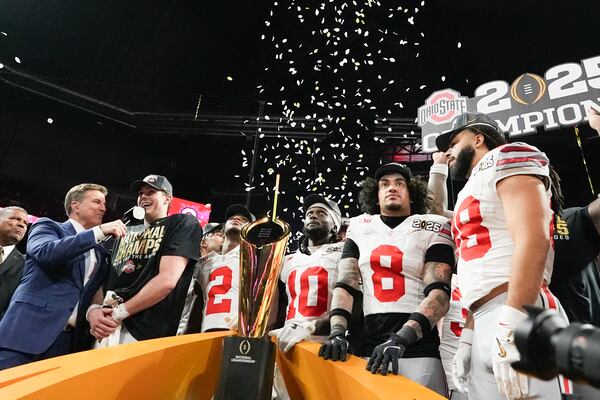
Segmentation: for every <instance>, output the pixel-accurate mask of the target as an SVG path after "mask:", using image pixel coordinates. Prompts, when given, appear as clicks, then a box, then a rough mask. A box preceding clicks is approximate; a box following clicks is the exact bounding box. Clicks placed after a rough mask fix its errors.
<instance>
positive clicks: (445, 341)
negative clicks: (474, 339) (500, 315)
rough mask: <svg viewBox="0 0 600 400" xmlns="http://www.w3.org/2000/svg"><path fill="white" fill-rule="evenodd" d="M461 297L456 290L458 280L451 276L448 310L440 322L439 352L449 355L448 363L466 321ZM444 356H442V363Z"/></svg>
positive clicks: (465, 311)
mask: <svg viewBox="0 0 600 400" xmlns="http://www.w3.org/2000/svg"><path fill="white" fill-rule="evenodd" d="M461 299H462V295H461V293H460V289H459V288H458V279H457V276H456V275H452V295H451V296H450V309H449V310H448V312H447V313H446V315H444V318H443V320H442V329H441V330H440V352H441V351H444V352H447V353H449V354H451V356H450V361H451V360H452V357H453V356H454V354H455V353H456V350H457V349H458V342H459V340H460V334H461V333H462V330H463V328H464V326H465V321H466V319H467V309H466V308H463V306H462V302H461ZM443 359H444V355H443V354H442V361H444V360H443Z"/></svg>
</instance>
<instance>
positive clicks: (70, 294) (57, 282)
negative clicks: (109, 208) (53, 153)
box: [0, 183, 125, 369]
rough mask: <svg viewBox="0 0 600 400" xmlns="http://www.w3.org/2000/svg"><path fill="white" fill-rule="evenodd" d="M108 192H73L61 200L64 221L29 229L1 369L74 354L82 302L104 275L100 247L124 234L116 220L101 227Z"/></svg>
mask: <svg viewBox="0 0 600 400" xmlns="http://www.w3.org/2000/svg"><path fill="white" fill-rule="evenodd" d="M106 192H107V190H106V188H105V187H104V186H101V185H96V184H92V183H83V184H80V185H77V186H74V187H73V188H71V189H70V190H69V192H68V193H67V195H66V196H65V211H66V213H67V215H68V216H69V220H68V221H66V222H63V223H59V222H55V221H52V220H51V219H49V218H41V219H40V220H39V221H38V222H36V223H35V224H34V225H33V226H32V228H31V232H30V234H29V240H28V242H27V257H26V261H25V269H24V272H23V279H22V280H21V284H20V285H19V287H18V288H17V290H16V291H15V293H14V295H13V297H12V300H11V302H10V305H9V307H8V310H7V311H6V314H5V315H4V318H3V319H2V321H1V322H0V369H4V368H9V367H13V366H17V365H21V364H25V363H28V362H32V361H37V360H42V359H45V358H50V357H55V356H59V355H64V354H68V353H70V352H72V351H73V350H74V338H75V335H74V332H75V329H76V328H77V329H80V328H81V326H80V325H78V324H77V322H78V318H77V316H78V315H81V314H85V309H84V308H83V306H82V302H81V299H82V298H83V297H84V296H86V295H93V293H96V291H97V289H98V287H99V285H100V281H101V278H102V277H103V275H104V273H105V267H106V264H105V263H104V260H105V258H106V256H107V252H106V251H104V249H103V248H102V247H100V246H98V244H99V243H100V242H101V241H102V240H103V239H104V238H105V237H106V236H113V237H121V236H123V235H124V234H125V225H124V224H123V222H121V221H120V220H117V221H113V222H109V223H106V224H102V217H103V216H104V212H105V211H106V201H105V195H106ZM78 305H79V307H78Z"/></svg>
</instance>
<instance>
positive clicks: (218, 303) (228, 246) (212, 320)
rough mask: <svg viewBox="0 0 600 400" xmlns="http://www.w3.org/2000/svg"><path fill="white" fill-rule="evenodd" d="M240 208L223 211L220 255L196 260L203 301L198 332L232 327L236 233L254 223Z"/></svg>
mask: <svg viewBox="0 0 600 400" xmlns="http://www.w3.org/2000/svg"><path fill="white" fill-rule="evenodd" d="M254 220H255V218H254V215H253V214H252V213H251V212H250V211H249V210H248V209H247V208H246V207H245V206H243V205H241V204H234V205H231V206H229V207H228V208H227V210H226V211H225V221H226V222H225V227H224V233H225V239H224V240H223V246H222V250H221V252H220V253H217V252H214V251H213V252H211V253H209V254H208V255H206V256H204V257H202V258H201V259H200V265H199V270H198V275H199V276H198V278H197V279H198V282H199V283H200V289H201V291H202V295H203V298H204V309H203V311H202V328H201V331H202V332H210V331H218V330H228V329H231V328H235V327H236V325H237V323H236V321H237V314H238V303H239V281H240V276H239V268H240V267H239V266H240V232H241V230H242V228H243V227H244V226H245V225H246V224H248V223H250V222H252V221H254Z"/></svg>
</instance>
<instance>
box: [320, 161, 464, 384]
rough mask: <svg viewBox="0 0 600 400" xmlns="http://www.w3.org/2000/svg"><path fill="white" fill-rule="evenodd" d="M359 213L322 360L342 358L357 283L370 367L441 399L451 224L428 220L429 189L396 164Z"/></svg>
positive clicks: (367, 190) (386, 169)
mask: <svg viewBox="0 0 600 400" xmlns="http://www.w3.org/2000/svg"><path fill="white" fill-rule="evenodd" d="M359 200H360V203H361V207H362V209H363V211H365V212H367V213H368V214H363V215H360V216H358V217H355V218H352V219H351V220H350V225H349V227H348V232H347V236H346V242H345V244H344V250H343V253H342V257H341V260H340V262H339V264H338V279H337V283H336V284H335V289H334V293H333V300H332V305H331V308H332V310H331V312H330V324H331V334H330V336H329V339H328V340H327V341H326V342H325V343H324V344H323V345H322V346H321V349H320V351H319V354H320V355H321V356H322V357H323V358H325V359H332V360H334V361H335V360H341V361H343V360H345V359H346V353H347V349H348V340H347V338H346V330H347V327H348V322H349V321H350V319H351V311H352V305H353V303H354V301H355V297H359V295H360V294H359V282H361V281H362V295H363V312H364V315H365V323H364V330H363V332H362V336H363V345H362V346H361V348H360V349H359V355H360V356H363V357H370V358H369V362H368V363H367V369H368V370H370V371H371V372H372V373H376V372H378V371H380V372H381V373H382V374H383V375H385V374H387V372H388V369H389V366H390V364H391V371H392V372H393V373H394V374H397V373H401V374H402V375H405V376H406V377H408V378H410V379H412V380H414V381H416V382H418V383H420V384H422V385H424V386H427V387H429V388H430V389H432V390H434V391H436V392H438V393H440V394H442V395H446V383H445V377H444V371H443V369H442V364H441V361H440V355H439V350H438V346H439V336H438V333H437V328H436V324H437V322H438V321H439V319H440V318H441V317H443V316H444V314H446V312H447V311H448V303H449V299H450V281H451V276H452V266H453V265H454V244H453V242H452V240H451V237H450V226H449V224H448V220H447V219H446V218H444V217H440V216H437V215H426V214H424V213H425V212H426V208H427V207H426V205H427V188H426V185H425V183H424V182H422V181H421V180H420V179H418V178H415V177H413V175H412V173H411V171H410V169H409V168H408V167H406V166H405V165H402V164H398V163H389V164H385V165H383V166H381V167H380V168H379V169H378V170H377V171H376V173H375V179H372V178H367V179H366V180H365V181H364V182H363V185H362V189H361V193H360V199H359Z"/></svg>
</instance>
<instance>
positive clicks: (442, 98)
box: [419, 89, 467, 126]
mask: <svg viewBox="0 0 600 400" xmlns="http://www.w3.org/2000/svg"><path fill="white" fill-rule="evenodd" d="M465 111H467V97H465V96H461V95H460V93H459V92H457V91H455V90H452V89H444V90H440V91H437V92H433V93H432V94H431V96H429V97H428V98H427V100H425V105H423V106H421V107H419V126H423V125H425V124H426V123H428V122H429V123H432V124H434V125H443V124H447V123H448V122H450V121H452V120H453V119H454V118H455V117H456V116H458V115H460V114H462V113H464V112H465Z"/></svg>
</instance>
